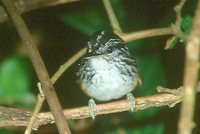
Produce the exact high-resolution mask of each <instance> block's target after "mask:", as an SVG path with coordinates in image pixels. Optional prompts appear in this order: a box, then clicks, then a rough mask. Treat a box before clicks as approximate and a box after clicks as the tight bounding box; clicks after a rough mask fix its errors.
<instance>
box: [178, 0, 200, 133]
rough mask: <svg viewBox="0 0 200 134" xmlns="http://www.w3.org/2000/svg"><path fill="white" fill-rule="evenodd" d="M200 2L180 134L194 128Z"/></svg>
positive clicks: (186, 74)
mask: <svg viewBox="0 0 200 134" xmlns="http://www.w3.org/2000/svg"><path fill="white" fill-rule="evenodd" d="M199 37H200V0H198V5H197V9H196V12H195V17H194V20H193V28H192V32H191V34H190V36H189V38H188V42H187V46H186V59H185V71H184V92H183V94H184V96H183V103H182V105H181V113H180V120H179V129H178V134H191V133H192V129H193V128H194V122H193V116H194V108H195V98H196V91H195V89H196V86H198V83H197V81H198V77H199V75H198V74H199V60H200V39H199Z"/></svg>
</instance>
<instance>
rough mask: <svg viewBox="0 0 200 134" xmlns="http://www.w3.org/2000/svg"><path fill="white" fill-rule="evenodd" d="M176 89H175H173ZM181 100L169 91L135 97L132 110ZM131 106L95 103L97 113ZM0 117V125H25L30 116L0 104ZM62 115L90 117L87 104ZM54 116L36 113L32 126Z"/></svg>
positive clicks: (127, 108) (46, 113)
mask: <svg viewBox="0 0 200 134" xmlns="http://www.w3.org/2000/svg"><path fill="white" fill-rule="evenodd" d="M174 90H176V89H174ZM181 100H182V95H181V94H179V95H173V94H170V93H163V94H158V95H153V96H146V97H140V98H137V99H136V102H137V105H136V109H135V111H134V112H136V111H138V110H143V109H147V108H150V107H161V106H169V107H173V106H174V105H175V104H177V103H179V102H180V101H181ZM130 109H131V106H130V103H129V101H127V100H121V101H115V102H109V103H104V104H98V105H97V113H96V114H97V115H102V114H111V113H117V112H123V111H130ZM0 111H1V112H0V117H2V118H4V119H6V120H5V121H2V122H0V127H1V126H27V124H28V121H29V119H30V117H31V112H29V111H22V110H19V109H13V108H6V107H2V106H0ZM63 112H64V115H65V118H66V119H83V118H88V117H90V114H89V109H88V106H84V107H79V108H72V109H65V110H64V111H63ZM53 122H54V118H53V116H52V114H51V113H50V112H44V113H40V114H38V117H37V121H36V124H35V125H34V128H37V127H38V126H40V125H44V124H47V123H53Z"/></svg>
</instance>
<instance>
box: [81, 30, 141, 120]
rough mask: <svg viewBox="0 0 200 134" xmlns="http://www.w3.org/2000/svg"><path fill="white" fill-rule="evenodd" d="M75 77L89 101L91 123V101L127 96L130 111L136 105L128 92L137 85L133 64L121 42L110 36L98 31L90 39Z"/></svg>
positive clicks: (105, 32) (114, 35) (106, 32)
mask: <svg viewBox="0 0 200 134" xmlns="http://www.w3.org/2000/svg"><path fill="white" fill-rule="evenodd" d="M77 76H78V83H79V85H80V87H81V89H82V91H83V92H84V93H85V94H86V95H88V96H89V97H91V99H90V100H89V104H88V105H89V111H90V115H91V117H92V118H93V119H94V118H95V116H96V115H95V111H96V109H95V108H96V107H95V106H96V104H95V101H94V100H93V99H95V100H97V101H110V100H113V99H118V98H121V97H123V96H125V95H127V99H128V100H129V101H130V103H131V106H132V108H131V110H132V111H133V110H134V108H135V105H136V102H135V99H134V97H133V95H132V94H131V91H133V90H134V89H135V87H136V86H137V85H138V84H140V78H139V75H138V71H137V68H136V62H135V60H134V59H133V57H132V56H131V54H130V52H129V50H128V47H127V46H126V45H125V43H124V41H123V40H122V39H121V38H120V37H119V36H118V35H116V34H114V33H113V32H108V31H99V32H96V33H94V34H93V35H92V36H91V38H90V39H89V41H88V43H87V53H86V55H85V57H83V58H82V59H81V61H80V63H79V69H78V72H77Z"/></svg>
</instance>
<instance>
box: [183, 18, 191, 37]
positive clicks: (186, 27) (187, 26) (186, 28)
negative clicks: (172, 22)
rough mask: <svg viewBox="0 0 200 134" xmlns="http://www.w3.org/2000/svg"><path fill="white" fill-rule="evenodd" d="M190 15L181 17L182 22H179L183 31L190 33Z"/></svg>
mask: <svg viewBox="0 0 200 134" xmlns="http://www.w3.org/2000/svg"><path fill="white" fill-rule="evenodd" d="M192 19H193V18H192V17H191V16H189V15H186V16H185V17H183V19H182V22H181V28H182V29H183V31H184V32H185V33H187V34H189V33H190V31H191V29H192Z"/></svg>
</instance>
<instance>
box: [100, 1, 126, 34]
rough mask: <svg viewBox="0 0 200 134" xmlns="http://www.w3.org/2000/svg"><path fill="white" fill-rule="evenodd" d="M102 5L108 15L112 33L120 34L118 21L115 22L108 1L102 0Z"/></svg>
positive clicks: (115, 18) (114, 16) (113, 13)
mask: <svg viewBox="0 0 200 134" xmlns="http://www.w3.org/2000/svg"><path fill="white" fill-rule="evenodd" d="M103 4H104V6H105V9H106V13H107V14H108V18H109V20H110V24H111V26H112V28H113V31H114V32H115V33H122V29H121V27H120V25H119V21H118V20H117V17H116V15H115V12H114V10H113V8H112V5H111V2H110V0H103Z"/></svg>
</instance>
